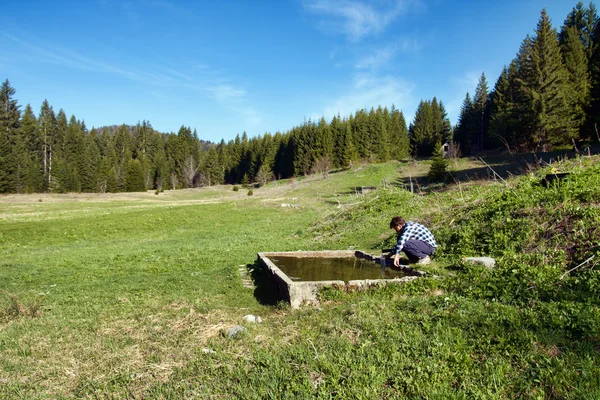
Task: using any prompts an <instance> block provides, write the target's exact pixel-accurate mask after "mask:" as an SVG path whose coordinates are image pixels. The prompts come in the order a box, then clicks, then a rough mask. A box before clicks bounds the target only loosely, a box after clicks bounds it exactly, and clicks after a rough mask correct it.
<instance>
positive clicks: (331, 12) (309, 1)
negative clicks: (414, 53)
mask: <svg viewBox="0 0 600 400" xmlns="http://www.w3.org/2000/svg"><path fill="white" fill-rule="evenodd" d="M418 4H419V2H418V1H414V0H394V1H383V2H365V1H357V0H306V1H304V3H303V5H304V8H305V9H306V10H307V11H309V12H311V13H313V14H316V15H319V16H320V19H319V21H318V23H317V26H318V27H319V28H320V29H322V30H323V31H326V32H331V33H336V34H343V35H344V36H346V37H347V38H348V39H349V40H351V41H357V40H360V39H362V38H363V37H365V36H369V35H372V34H378V33H380V32H382V31H383V30H384V29H385V28H386V27H387V26H388V25H389V24H390V23H392V22H393V21H394V20H395V19H396V18H397V17H398V16H399V15H401V14H403V13H406V12H408V11H409V10H410V9H411V7H413V6H414V5H418Z"/></svg>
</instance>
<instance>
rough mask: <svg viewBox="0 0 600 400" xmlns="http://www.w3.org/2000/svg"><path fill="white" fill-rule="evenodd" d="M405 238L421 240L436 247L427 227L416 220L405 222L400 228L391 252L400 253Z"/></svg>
mask: <svg viewBox="0 0 600 400" xmlns="http://www.w3.org/2000/svg"><path fill="white" fill-rule="evenodd" d="M407 240H421V241H423V242H425V243H428V244H430V245H431V246H433V247H437V244H436V243H435V239H434V238H433V235H432V234H431V232H429V229H427V228H425V227H424V226H423V225H421V224H419V223H416V222H407V223H406V224H405V225H404V227H403V228H402V230H401V231H400V232H398V243H396V245H395V246H394V248H393V249H392V253H393V254H400V252H401V251H402V248H403V247H404V243H406V241H407Z"/></svg>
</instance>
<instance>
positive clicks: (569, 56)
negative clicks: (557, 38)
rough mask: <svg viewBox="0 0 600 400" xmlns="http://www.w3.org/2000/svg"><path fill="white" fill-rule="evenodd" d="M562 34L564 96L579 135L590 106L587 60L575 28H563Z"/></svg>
mask: <svg viewBox="0 0 600 400" xmlns="http://www.w3.org/2000/svg"><path fill="white" fill-rule="evenodd" d="M563 32H565V37H564V40H563V43H562V55H563V62H564V66H565V69H566V72H567V85H568V88H567V90H566V94H567V96H568V98H567V99H568V105H569V109H570V111H571V119H572V121H573V125H574V129H575V130H576V131H577V132H578V133H579V132H580V130H581V129H583V127H584V124H585V119H586V111H587V109H588V108H589V105H590V79H589V76H588V58H587V56H586V53H585V47H584V45H583V43H582V41H581V40H580V33H579V32H578V31H577V28H575V27H563Z"/></svg>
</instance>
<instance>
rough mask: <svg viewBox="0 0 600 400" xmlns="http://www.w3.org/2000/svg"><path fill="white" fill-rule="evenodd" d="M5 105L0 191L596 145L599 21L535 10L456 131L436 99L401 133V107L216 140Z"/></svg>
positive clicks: (137, 184) (146, 184) (592, 14)
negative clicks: (556, 22)
mask: <svg viewBox="0 0 600 400" xmlns="http://www.w3.org/2000/svg"><path fill="white" fill-rule="evenodd" d="M507 61H509V60H507ZM0 105H1V111H0V193H35V192H57V193H66V192H122V191H145V190H163V189H179V188H190V187H200V186H211V185H217V184H223V183H227V184H235V183H241V184H255V185H262V184H264V183H266V182H267V181H269V180H272V179H284V178H290V177H294V176H302V175H307V174H311V173H326V172H327V171H329V170H339V169H346V168H348V167H349V166H350V165H352V163H356V162H385V161H389V160H393V159H396V160H402V159H406V158H409V157H431V156H432V155H434V154H436V153H439V148H440V146H442V144H444V143H448V144H451V145H453V146H452V147H453V148H454V149H455V151H457V152H460V154H462V155H476V154H478V153H482V152H485V151H490V150H500V151H509V152H511V153H512V152H526V151H549V150H553V149H561V148H574V147H575V148H580V147H583V146H586V145H587V144H589V143H591V142H593V141H595V140H600V136H598V130H597V125H598V122H599V121H598V120H599V119H600V112H599V111H600V24H598V15H597V10H596V7H595V5H594V4H593V3H590V4H589V5H588V6H585V5H584V4H583V3H581V2H580V3H578V4H577V5H576V6H575V7H574V8H573V9H572V11H571V12H570V13H569V14H568V15H567V16H566V18H565V20H564V23H563V24H562V26H561V27H560V30H557V29H556V28H555V27H553V25H552V21H550V19H549V17H548V16H547V14H546V11H545V10H542V11H541V15H540V18H539V21H538V24H537V26H536V27H535V30H534V31H533V32H532V34H531V35H527V36H526V37H525V38H524V39H523V41H522V43H521V46H520V48H519V49H518V52H517V53H516V56H515V58H514V59H513V60H510V62H508V63H507V64H506V66H505V67H504V69H503V71H502V72H501V74H500V76H499V77H498V78H497V80H496V82H495V84H494V86H493V88H492V87H490V86H489V83H488V81H487V78H486V76H485V74H483V73H482V74H481V78H480V80H479V83H478V85H477V87H476V88H475V90H474V92H473V93H472V94H471V93H466V96H465V99H464V102H463V104H462V108H461V111H460V115H459V117H458V121H457V124H456V125H455V126H451V124H450V120H449V119H448V116H447V112H446V108H445V106H444V103H443V102H442V101H441V100H439V99H437V98H435V97H434V98H433V99H431V100H422V101H421V102H420V103H419V105H418V107H417V109H416V113H415V115H414V117H413V119H412V121H411V122H410V123H408V125H407V120H406V118H405V115H404V114H403V112H402V110H398V109H396V108H395V107H394V105H389V106H388V105H386V106H382V105H380V106H378V107H377V108H374V107H373V108H370V109H360V110H357V111H356V112H355V113H354V114H352V115H349V116H340V115H337V116H335V117H333V118H332V119H331V120H329V121H328V120H326V119H325V118H321V119H320V120H319V121H313V120H305V121H303V122H302V123H301V124H299V125H298V126H295V127H292V128H291V129H289V130H288V131H287V132H276V133H275V134H271V133H265V134H263V135H262V136H256V137H248V135H247V134H246V132H243V133H242V134H241V135H240V134H238V135H237V136H236V137H235V139H234V140H230V141H228V142H225V141H224V140H221V142H220V143H211V142H207V141H203V140H201V139H200V138H199V136H198V134H197V132H196V131H195V130H194V131H192V130H191V129H190V128H188V127H186V126H181V128H180V129H179V131H178V132H177V133H174V132H171V133H161V132H158V131H156V130H155V129H153V128H152V125H151V124H150V122H149V121H142V122H141V123H138V124H137V125H135V126H128V125H121V126H104V127H93V128H91V129H88V128H87V127H86V125H85V122H84V119H79V118H78V117H76V116H74V115H73V116H71V117H68V116H67V113H66V112H65V111H64V110H62V109H60V110H59V111H58V112H56V111H55V109H54V107H53V106H52V105H50V104H49V102H48V101H47V100H46V101H44V102H43V104H42V105H41V107H40V109H39V112H38V111H37V110H35V109H34V108H33V107H32V106H31V105H30V104H27V105H26V106H24V107H23V106H22V105H20V104H19V103H18V100H17V91H16V89H15V88H13V87H12V86H11V84H10V81H9V79H6V80H5V81H4V82H3V84H2V86H1V89H0Z"/></svg>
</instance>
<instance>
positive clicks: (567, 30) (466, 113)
mask: <svg viewBox="0 0 600 400" xmlns="http://www.w3.org/2000/svg"><path fill="white" fill-rule="evenodd" d="M599 119H600V24H598V15H597V11H596V7H595V5H594V4H593V3H590V4H589V5H588V6H587V7H586V6H584V5H583V3H581V2H579V3H577V5H576V6H575V7H574V8H573V9H572V11H571V12H569V14H568V15H567V17H566V19H565V21H564V23H563V25H562V27H561V28H560V31H558V30H557V29H555V28H553V27H552V23H551V21H550V19H549V18H548V15H547V14H546V10H545V9H544V10H542V12H541V16H540V19H539V21H538V24H537V27H536V29H535V32H534V34H533V35H532V36H530V35H527V36H526V37H525V39H524V40H523V42H522V43H521V46H520V48H519V51H518V53H517V55H516V57H515V58H514V59H513V60H512V61H511V62H510V64H508V65H507V66H505V68H504V69H503V71H502V73H501V74H500V76H499V77H498V80H497V81H496V84H495V86H494V88H493V90H491V91H488V85H487V81H486V77H485V75H484V74H482V75H481V78H480V80H479V83H478V85H477V87H476V89H475V94H474V96H473V97H472V98H471V96H470V94H469V93H467V94H466V97H465V99H464V102H463V104H462V108H461V113H460V116H459V119H458V123H457V125H456V127H455V129H454V141H455V142H457V143H458V144H459V145H460V147H461V149H462V152H463V153H464V154H473V153H477V152H481V151H485V150H490V149H498V148H504V149H508V150H509V151H511V152H512V151H536V150H537V151H548V150H551V149H553V148H561V147H567V146H569V147H573V146H577V145H579V144H585V143H590V142H591V141H592V140H594V139H595V138H596V132H597V131H596V127H597V124H598V122H599Z"/></svg>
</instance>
